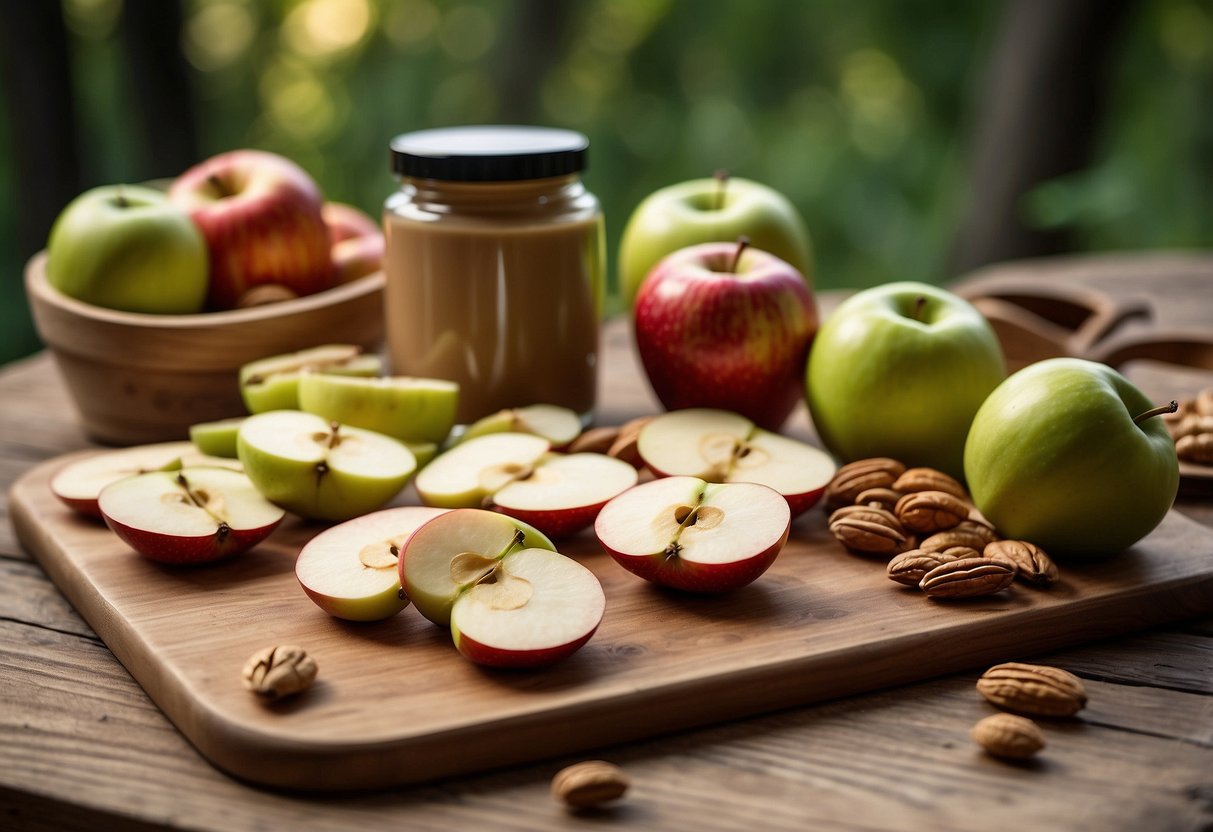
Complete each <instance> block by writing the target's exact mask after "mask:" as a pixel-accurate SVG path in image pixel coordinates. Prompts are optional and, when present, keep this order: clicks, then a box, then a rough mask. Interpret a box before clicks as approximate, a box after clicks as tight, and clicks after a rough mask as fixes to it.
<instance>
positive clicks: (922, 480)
mask: <svg viewBox="0 0 1213 832" xmlns="http://www.w3.org/2000/svg"><path fill="white" fill-rule="evenodd" d="M892 488H893V490H894V491H900V492H901V493H902V494H910V493H912V492H915V491H943V492H945V493H947V494H951V495H952V496H953V497H959V498H960V499H962V500H967V499H969V495H968V493H967V492H966V491H965V488H964V486H963V485H961V484H960V483H959V482H958V481H957V480H956V478H955V477H951V476H948V475H947V474H945V473H944V472H943V471H937V470H935V469H934V468H908V469H906V471H904V472H903V473H902V475H901V476H900V477H898V478H897V480H896V481H895V482H894V483H893V485H892Z"/></svg>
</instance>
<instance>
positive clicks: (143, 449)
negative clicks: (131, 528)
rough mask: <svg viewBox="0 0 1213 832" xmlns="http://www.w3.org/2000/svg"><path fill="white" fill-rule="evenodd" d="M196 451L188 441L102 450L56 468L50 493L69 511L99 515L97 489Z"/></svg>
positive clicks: (162, 467)
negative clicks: (57, 469)
mask: <svg viewBox="0 0 1213 832" xmlns="http://www.w3.org/2000/svg"><path fill="white" fill-rule="evenodd" d="M196 452H197V448H195V447H194V445H193V443H192V442H160V443H157V444H154V445H135V446H134V447H130V448H121V449H119V450H115V451H102V452H100V453H97V454H93V455H92V456H88V457H85V458H83V459H79V460H77V461H75V462H70V463H68V464H67V465H65V466H64V467H63V468H61V469H59V471H57V472H56V473H55V475H54V476H53V477H51V482H50V489H51V493H53V494H54V495H55V496H56V497H58V498H59V499H60V500H61V501H62V502H63V504H64V505H66V506H67V507H68V508H70V509H72V510H73V511H77V512H79V513H80V514H86V515H88V516H89V517H97V518H100V517H101V509H100V508H98V506H97V496H98V495H99V494H100V493H101V489H103V488H105V487H106V486H107V485H109V484H110V483H113V482H117V481H118V480H120V479H125V478H126V477H130V476H134V475H135V474H143V473H146V472H148V471H160V470H163V469H164V468H166V467H168V466H172V465H174V464H175V463H177V461H178V460H180V459H181V457H182V456H184V455H186V454H192V453H196ZM176 467H180V464H179V463H178V464H176Z"/></svg>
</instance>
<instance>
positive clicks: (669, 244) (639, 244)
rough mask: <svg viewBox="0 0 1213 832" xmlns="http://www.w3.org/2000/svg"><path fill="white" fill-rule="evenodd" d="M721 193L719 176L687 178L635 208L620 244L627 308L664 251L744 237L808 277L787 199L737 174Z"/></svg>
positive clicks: (808, 254)
mask: <svg viewBox="0 0 1213 832" xmlns="http://www.w3.org/2000/svg"><path fill="white" fill-rule="evenodd" d="M720 193H721V183H720V182H719V180H717V179H715V178H706V179H692V180H690V181H688V182H682V183H679V184H677V185H669V186H667V187H665V188H661V189H660V190H657V191H654V192H653V193H652V194H650V195H649V196H648V197H646V198H645V199H644V200H643V201H642V202H641V203H640V204H639V205H638V206H636V209H635V211H633V212H632V215H631V217H629V218H628V222H627V225H626V226H625V227H624V230H623V236H622V237H621V238H620V242H619V287H620V290H621V292H622V293H623V297H624V300H625V301H626V302H627V304H628V305H629V306H630V305H632V303H633V302H634V301H635V299H636V293H637V292H638V291H639V289H640V285H641V283H643V282H644V280H645V279H646V277H647V276H648V274H649V272H650V271H651V270H652V269H653V267H654V266H655V265H656V264H657V262H658V261H660V260H661V259H662V258H664V257H665V256H666V255H669V254H672V253H674V252H675V251H678V250H679V249H683V248H687V247H688V246H693V245H697V244H699V243H711V242H721V241H730V240H736V239H737V238H738V237H741V236H743V235H744V236H746V237H749V239H750V243H751V244H752V245H753V246H754V247H755V248H758V249H761V250H763V251H769V252H771V253H772V254H774V255H775V256H776V257H778V258H780V259H781V260H785V261H787V262H788V263H791V264H792V267H793V268H794V269H796V271H798V272H799V273H800V274H801V275H803V276H804V278H805V280H806V281H811V280H812V277H813V250H812V245H811V244H810V241H809V232H808V229H807V228H806V226H805V223H804V219H803V218H801V216H800V213H799V212H798V211H797V210H796V207H795V206H794V205H792V203H791V202H790V201H789V200H788V198H787V197H785V196H784V195H783V194H781V193H779V192H778V191H776V190H774V189H773V188H771V187H769V186H767V185H763V184H761V183H759V182H754V181H752V180H749V179H739V178H730V179H729V180H728V181H727V183H726V184H725V186H724V196H723V199H721V197H720ZM718 200H719V202H718ZM717 204H720V205H721V207H720V208H719V209H717V208H716V206H717Z"/></svg>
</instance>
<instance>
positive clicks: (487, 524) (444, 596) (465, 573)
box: [400, 509, 555, 627]
mask: <svg viewBox="0 0 1213 832" xmlns="http://www.w3.org/2000/svg"><path fill="white" fill-rule="evenodd" d="M519 548H540V549H547V550H550V551H551V550H554V548H555V547H553V546H552V543H551V541H550V540H548V539H547V538H546V537H545V536H544V535H542V534H539V533H537V532H535V530H534V529H530V528H527V527H520V525H519V523H517V522H516V521H514V520H512V519H511V518H509V517H506V516H505V515H502V514H497V513H495V512H491V511H483V510H481V509H459V510H456V511H451V512H449V513H446V514H443V515H442V516H441V517H437V518H435V519H433V520H430V521H429V522H428V523H426V524H424V525H423V526H421V527H420V528H419V529H417V531H416V532H414V533H413V535H412V536H411V537H410V538H409V539H408V541H407V542H406V544H405V547H404V553H403V556H402V557H401V559H400V584H401V586H403V587H404V591H405V593H406V594H407V595H408V596H409V598H410V599H411V600H412V602H413V605H414V606H416V607H417V611H418V612H420V613H421V614H422V615H423V616H425V617H426V618H428V619H429V620H430V621H432V622H434V623H435V624H438V625H440V626H443V627H449V626H450V623H451V606H452V605H453V604H454V603H455V599H456V598H458V597H459V595H460V594H461V593H462V592H463V591H464V590H466V589H469V588H470V587H471V586H473V585H476V584H477V583H478V582H479V581H480V580H482V579H483V578H484V577H485V576H486V575H487V574H489V572H490V571H491V569H492V568H493V566H494V564H495V563H496V562H497V561H498V560H499V559H500V558H502V557H504V556H505V555H506V554H507V553H508V552H511V551H514V550H516V549H519ZM471 557H475V558H480V559H481V561H479V562H478V565H479V567H480V571H479V572H478V571H477V569H476V568H475V567H476V566H477V562H475V561H471ZM469 562H471V564H472V565H471V566H470V567H469V565H468V564H469Z"/></svg>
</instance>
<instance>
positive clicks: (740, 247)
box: [729, 234, 750, 274]
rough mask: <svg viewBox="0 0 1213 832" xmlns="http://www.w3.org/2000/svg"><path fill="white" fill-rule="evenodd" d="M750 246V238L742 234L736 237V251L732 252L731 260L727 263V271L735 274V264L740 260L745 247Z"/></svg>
mask: <svg viewBox="0 0 1213 832" xmlns="http://www.w3.org/2000/svg"><path fill="white" fill-rule="evenodd" d="M749 247H750V238H749V237H747V236H746V235H744V234H742V235H741V236H740V237H738V238H737V251H735V252H733V260H732V262H730V263H729V272H731V273H732V274H737V265H738V264H739V263H740V262H741V255H742V252H744V251H745V250H746V249H747V248H749Z"/></svg>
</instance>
